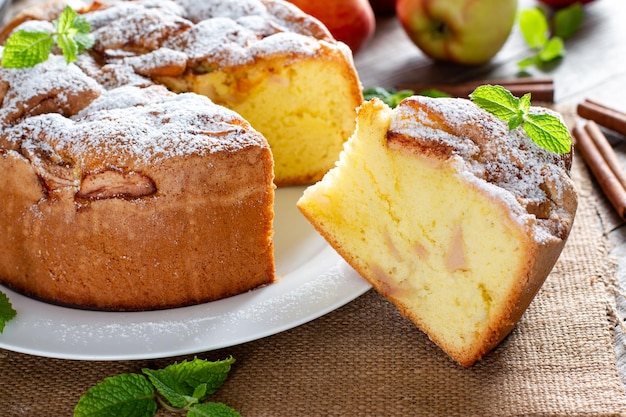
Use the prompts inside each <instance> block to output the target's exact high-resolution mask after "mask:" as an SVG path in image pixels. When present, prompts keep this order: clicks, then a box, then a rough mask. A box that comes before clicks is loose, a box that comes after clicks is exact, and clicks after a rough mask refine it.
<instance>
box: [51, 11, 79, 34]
mask: <svg viewBox="0 0 626 417" xmlns="http://www.w3.org/2000/svg"><path fill="white" fill-rule="evenodd" d="M76 16H77V13H76V11H75V10H74V9H72V8H71V7H70V6H66V7H65V9H64V10H63V12H62V13H61V14H60V15H59V17H58V18H57V20H55V21H54V22H52V24H53V25H54V28H55V29H56V31H57V33H69V31H70V30H71V29H72V28H73V26H74V19H76Z"/></svg>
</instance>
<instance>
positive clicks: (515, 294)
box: [298, 97, 577, 367]
mask: <svg viewBox="0 0 626 417" xmlns="http://www.w3.org/2000/svg"><path fill="white" fill-rule="evenodd" d="M532 111H540V110H539V109H536V108H533V110H532ZM541 111H544V110H541ZM570 165H571V154H566V155H557V154H554V153H551V152H549V151H546V150H543V149H541V148H539V147H537V146H536V145H535V144H534V143H533V142H531V141H530V139H528V138H527V137H526V136H525V135H524V133H523V131H522V130H521V129H517V130H514V131H509V129H508V126H507V125H506V124H505V123H504V122H502V121H500V120H499V119H496V118H495V117H493V116H492V115H491V114H489V113H487V112H485V111H483V110H481V109H480V108H478V107H477V106H476V105H474V104H473V103H472V102H470V101H469V100H465V99H432V98H425V97H411V98H408V99H406V100H404V101H403V102H402V103H401V104H400V105H399V106H398V107H397V108H396V109H394V110H391V109H390V108H389V107H387V106H386V105H385V104H383V103H382V102H381V101H380V100H377V99H374V100H372V101H369V102H365V103H364V104H363V105H362V106H361V107H360V109H359V112H358V116H357V128H356V131H355V133H354V134H353V136H352V137H351V138H350V139H349V141H348V142H347V143H346V145H345V148H344V151H343V152H342V154H341V157H340V160H339V161H338V163H337V166H336V167H335V168H334V169H332V170H331V171H329V172H328V173H327V174H326V176H325V177H324V178H323V179H322V180H321V181H320V182H318V183H317V184H315V185H313V186H311V187H309V188H308V189H307V190H306V191H305V193H304V194H303V196H302V197H301V199H300V200H299V201H298V207H299V209H300V210H301V211H302V213H303V214H304V215H305V216H306V217H307V218H308V220H309V221H310V222H311V223H312V224H313V225H314V227H315V228H316V229H317V230H318V231H319V232H320V233H321V234H322V235H323V236H324V237H325V238H326V239H327V240H328V242H329V243H330V244H331V245H332V246H333V247H334V248H335V249H336V250H337V252H338V253H340V254H341V255H342V256H343V257H344V258H345V260H346V261H347V262H348V263H349V264H350V265H351V266H352V267H353V268H355V270H357V271H358V272H359V273H360V274H361V275H362V276H363V277H364V278H365V279H367V280H368V281H369V282H370V283H371V284H372V286H373V287H374V288H375V289H376V290H378V291H379V292H380V293H381V294H382V295H384V296H385V297H387V298H388V299H389V300H390V301H391V302H392V303H393V304H395V305H396V306H397V307H398V309H399V310H400V311H401V312H402V313H403V314H404V315H406V316H408V317H409V318H410V319H411V320H412V321H414V322H415V323H416V324H417V326H418V327H419V328H420V329H422V330H423V331H424V332H425V333H427V334H428V336H429V337H430V338H431V339H432V340H433V341H434V342H435V343H436V344H437V345H439V346H440V347H441V348H442V349H443V350H444V351H445V352H446V353H447V354H448V355H449V356H450V357H451V358H452V359H454V360H455V361H456V362H458V363H459V364H460V365H462V366H465V367H469V366H471V365H473V364H474V363H475V362H476V361H477V360H479V359H481V358H482V357H483V356H484V355H485V354H486V353H488V352H489V351H491V350H492V349H493V348H494V347H495V346H496V345H498V344H499V342H500V341H501V340H502V339H503V338H504V337H505V336H506V335H507V334H508V333H509V332H510V331H511V330H512V328H513V327H514V326H515V324H516V323H517V321H518V320H519V319H520V317H521V316H522V314H523V313H524V311H525V309H526V308H527V307H528V305H529V304H530V302H531V301H532V299H533V297H534V296H535V294H536V293H537V291H538V290H539V288H540V287H541V285H542V283H543V282H544V280H545V278H546V277H547V275H548V274H549V273H550V271H551V269H552V267H553V266H554V264H555V262H556V260H557V258H558V257H559V255H560V253H561V251H562V249H563V246H564V244H565V242H566V239H567V237H568V234H569V231H570V229H571V226H572V223H573V220H574V214H575V211H576V206H577V197H576V192H575V189H574V186H573V183H572V181H571V179H570V177H569V169H570Z"/></svg>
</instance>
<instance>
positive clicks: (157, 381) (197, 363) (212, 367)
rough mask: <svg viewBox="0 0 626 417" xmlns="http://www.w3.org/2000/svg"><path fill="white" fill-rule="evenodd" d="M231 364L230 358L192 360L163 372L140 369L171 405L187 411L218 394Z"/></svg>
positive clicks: (172, 366) (231, 359) (171, 366)
mask: <svg viewBox="0 0 626 417" xmlns="http://www.w3.org/2000/svg"><path fill="white" fill-rule="evenodd" d="M234 362H235V360H234V359H233V358H232V357H230V358H228V359H225V360H222V361H216V362H211V361H206V360H202V359H198V358H195V359H194V360H193V361H190V362H188V361H183V362H181V363H174V364H172V365H169V366H167V367H165V368H163V369H158V370H152V369H147V368H146V369H142V372H143V373H144V374H146V375H147V376H148V378H149V379H150V382H152V384H153V385H154V386H155V388H156V389H157V390H158V391H159V393H160V394H161V395H162V396H163V397H165V399H167V401H169V402H170V404H171V405H172V406H174V407H177V408H186V407H189V406H190V405H192V404H195V403H197V402H200V401H202V400H204V399H205V398H206V397H207V396H208V395H211V394H213V393H214V392H215V391H217V389H218V388H219V387H220V386H221V385H222V384H223V383H224V381H225V380H226V377H227V376H228V372H229V371H230V368H231V365H232V364H233V363H234Z"/></svg>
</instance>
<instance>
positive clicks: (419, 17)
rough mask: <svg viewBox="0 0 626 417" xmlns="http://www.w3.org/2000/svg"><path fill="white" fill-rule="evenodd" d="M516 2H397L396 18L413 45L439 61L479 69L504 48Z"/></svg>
mask: <svg viewBox="0 0 626 417" xmlns="http://www.w3.org/2000/svg"><path fill="white" fill-rule="evenodd" d="M516 13H517V0H397V2H396V14H397V15H398V19H399V20H400V22H401V23H402V26H403V28H404V30H405V31H406V33H407V34H408V35H409V37H410V38H411V40H412V41H413V43H415V45H417V47H418V48H420V49H421V50H422V52H424V54H426V55H427V56H429V57H431V58H433V59H434V60H438V61H448V62H454V63H457V64H463V65H479V64H483V63H485V62H487V61H489V60H490V59H491V58H492V57H493V56H494V55H495V54H496V53H498V51H499V50H500V49H501V48H502V46H503V45H504V42H506V40H507V38H508V37H509V34H510V33H511V29H512V28H513V23H514V22H515V14H516Z"/></svg>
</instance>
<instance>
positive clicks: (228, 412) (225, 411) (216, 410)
mask: <svg viewBox="0 0 626 417" xmlns="http://www.w3.org/2000/svg"><path fill="white" fill-rule="evenodd" d="M187 417H241V414H239V413H238V412H237V411H235V410H233V409H232V408H230V407H229V406H227V405H225V404H222V403H205V404H198V405H194V406H193V407H191V408H190V409H189V411H188V412H187Z"/></svg>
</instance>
